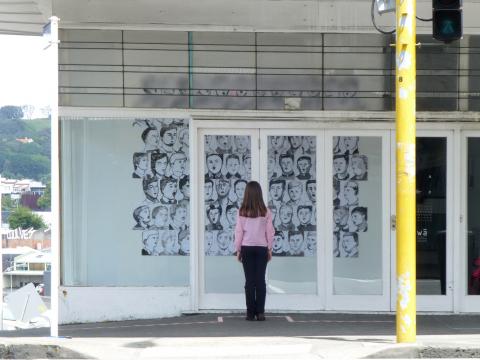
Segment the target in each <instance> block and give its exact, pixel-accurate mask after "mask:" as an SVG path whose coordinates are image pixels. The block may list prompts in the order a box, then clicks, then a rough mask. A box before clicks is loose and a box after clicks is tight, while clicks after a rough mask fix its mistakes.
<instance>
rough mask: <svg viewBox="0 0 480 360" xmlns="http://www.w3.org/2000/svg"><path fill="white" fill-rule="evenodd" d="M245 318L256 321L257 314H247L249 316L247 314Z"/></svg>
mask: <svg viewBox="0 0 480 360" xmlns="http://www.w3.org/2000/svg"><path fill="white" fill-rule="evenodd" d="M245 320H247V321H254V320H255V316H253V315H250V314H247V316H245Z"/></svg>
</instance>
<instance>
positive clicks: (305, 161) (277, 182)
mask: <svg viewBox="0 0 480 360" xmlns="http://www.w3.org/2000/svg"><path fill="white" fill-rule="evenodd" d="M316 160H317V149H316V137H315V136H268V165H267V169H268V181H269V192H268V207H269V208H270V210H271V211H272V214H273V225H274V227H275V237H274V244H273V256H274V259H273V261H271V263H270V264H269V266H268V268H267V279H268V281H267V289H268V291H269V292H271V293H278V294H314V293H316V291H317V276H316V274H317V216H316V213H317V211H316V203H317V202H316V191H317V175H316V174H317V171H316Z"/></svg>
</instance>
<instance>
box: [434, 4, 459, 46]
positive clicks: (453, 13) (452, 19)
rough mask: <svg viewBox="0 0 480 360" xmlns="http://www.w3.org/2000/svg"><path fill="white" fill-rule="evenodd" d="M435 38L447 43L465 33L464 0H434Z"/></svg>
mask: <svg viewBox="0 0 480 360" xmlns="http://www.w3.org/2000/svg"><path fill="white" fill-rule="evenodd" d="M432 6H433V16H432V18H433V38H434V39H437V40H439V41H443V42H446V43H449V42H452V41H455V40H459V39H461V38H462V35H463V19H462V0H433V3H432Z"/></svg>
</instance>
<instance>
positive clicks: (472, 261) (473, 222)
mask: <svg viewBox="0 0 480 360" xmlns="http://www.w3.org/2000/svg"><path fill="white" fill-rule="evenodd" d="M467 151H468V154H467V166H468V167H467V213H468V215H467V274H468V275H467V276H468V278H467V282H468V283H467V285H468V295H480V221H479V217H478V214H479V213H480V205H479V202H478V200H477V199H478V198H480V157H479V156H478V154H479V153H480V138H468V149H467Z"/></svg>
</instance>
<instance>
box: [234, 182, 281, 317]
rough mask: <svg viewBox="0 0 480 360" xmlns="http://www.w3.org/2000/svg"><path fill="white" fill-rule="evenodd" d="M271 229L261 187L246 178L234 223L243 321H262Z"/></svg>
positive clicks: (270, 249) (273, 231) (269, 213)
mask: <svg viewBox="0 0 480 360" xmlns="http://www.w3.org/2000/svg"><path fill="white" fill-rule="evenodd" d="M274 234H275V229H274V228H273V223H272V214H271V212H270V210H268V209H267V207H266V206H265V203H264V201H263V196H262V189H261V187H260V184H259V183H258V182H256V181H250V182H249V183H248V184H247V186H246V188H245V194H244V196H243V202H242V206H241V207H240V210H239V212H238V218H237V224H236V226H235V250H236V251H237V259H238V261H240V262H242V264H243V271H244V272H245V298H246V303H247V316H246V318H245V319H246V320H249V321H252V320H255V317H256V318H257V320H258V321H264V320H265V296H266V294H267V288H266V284H265V271H266V270H267V262H268V261H270V260H271V259H272V244H273V235H274Z"/></svg>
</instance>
